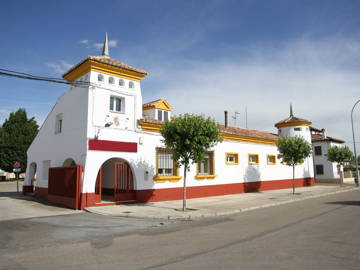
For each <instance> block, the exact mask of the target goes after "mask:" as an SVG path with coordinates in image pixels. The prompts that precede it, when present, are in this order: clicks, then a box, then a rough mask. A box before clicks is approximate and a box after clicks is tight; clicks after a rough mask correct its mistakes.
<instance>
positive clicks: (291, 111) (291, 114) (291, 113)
mask: <svg viewBox="0 0 360 270" xmlns="http://www.w3.org/2000/svg"><path fill="white" fill-rule="evenodd" d="M290 116H294V114H293V109H292V104H291V103H290Z"/></svg>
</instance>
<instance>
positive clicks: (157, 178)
mask: <svg viewBox="0 0 360 270" xmlns="http://www.w3.org/2000/svg"><path fill="white" fill-rule="evenodd" d="M181 178H182V176H177V175H172V176H159V175H155V176H154V177H153V180H154V181H155V182H158V183H165V181H170V182H178V181H180V179H181Z"/></svg>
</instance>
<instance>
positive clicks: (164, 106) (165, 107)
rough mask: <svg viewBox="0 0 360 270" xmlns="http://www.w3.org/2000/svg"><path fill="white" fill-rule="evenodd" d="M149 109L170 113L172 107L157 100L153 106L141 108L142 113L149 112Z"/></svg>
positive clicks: (163, 100) (165, 102)
mask: <svg viewBox="0 0 360 270" xmlns="http://www.w3.org/2000/svg"><path fill="white" fill-rule="evenodd" d="M151 109H160V110H164V111H172V107H171V106H170V104H169V103H168V102H167V101H166V100H165V99H161V100H159V101H158V102H157V103H156V104H154V105H149V106H146V107H144V106H143V110H144V111H146V110H151Z"/></svg>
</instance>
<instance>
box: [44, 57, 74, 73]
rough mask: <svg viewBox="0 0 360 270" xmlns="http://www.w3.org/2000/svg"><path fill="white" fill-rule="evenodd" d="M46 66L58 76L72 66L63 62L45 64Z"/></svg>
mask: <svg viewBox="0 0 360 270" xmlns="http://www.w3.org/2000/svg"><path fill="white" fill-rule="evenodd" d="M46 65H47V66H48V67H50V68H52V69H53V70H54V71H55V72H56V73H60V74H63V73H65V72H66V71H68V70H69V69H70V68H71V67H72V66H73V65H72V64H70V63H68V62H66V61H64V60H59V61H56V62H50V63H46Z"/></svg>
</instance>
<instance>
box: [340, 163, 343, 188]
mask: <svg viewBox="0 0 360 270" xmlns="http://www.w3.org/2000/svg"><path fill="white" fill-rule="evenodd" d="M339 175H340V187H341V186H342V185H343V183H344V171H343V166H342V165H341V164H340V165H339Z"/></svg>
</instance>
